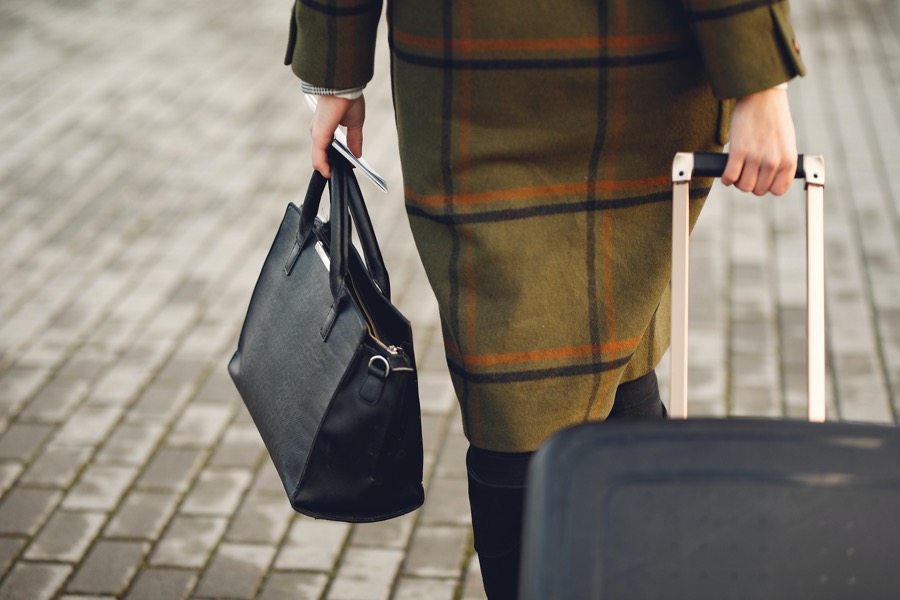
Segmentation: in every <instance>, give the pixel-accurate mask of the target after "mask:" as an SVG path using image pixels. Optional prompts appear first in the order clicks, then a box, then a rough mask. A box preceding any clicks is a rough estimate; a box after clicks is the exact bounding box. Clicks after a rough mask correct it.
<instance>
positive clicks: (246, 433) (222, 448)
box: [209, 423, 266, 469]
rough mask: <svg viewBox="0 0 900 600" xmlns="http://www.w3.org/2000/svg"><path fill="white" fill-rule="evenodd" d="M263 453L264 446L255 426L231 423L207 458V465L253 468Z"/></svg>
mask: <svg viewBox="0 0 900 600" xmlns="http://www.w3.org/2000/svg"><path fill="white" fill-rule="evenodd" d="M265 453H266V447H265V445H264V444H263V441H262V438H260V437H259V432H258V431H257V430H256V427H255V426H253V425H252V424H248V423H239V424H232V425H231V426H230V427H229V428H228V429H227V430H226V431H225V435H224V436H223V437H222V441H221V442H220V443H219V447H218V448H216V451H215V453H213V455H212V458H210V459H209V465H210V466H212V467H242V468H245V469H255V468H256V465H258V464H259V461H260V460H261V459H262V457H263V455H264V454H265Z"/></svg>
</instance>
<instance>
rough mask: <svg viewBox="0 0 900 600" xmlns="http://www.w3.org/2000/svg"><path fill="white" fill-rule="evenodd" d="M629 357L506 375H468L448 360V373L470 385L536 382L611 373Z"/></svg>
mask: <svg viewBox="0 0 900 600" xmlns="http://www.w3.org/2000/svg"><path fill="white" fill-rule="evenodd" d="M629 360H631V356H627V357H625V358H620V359H618V360H613V361H609V362H600V361H597V362H590V363H587V364H583V365H572V366H570V367H557V368H553V369H535V370H530V371H510V372H508V373H470V372H469V371H466V369H465V367H462V366H460V365H458V364H456V363H455V362H453V361H451V360H448V361H447V365H448V366H449V368H450V372H451V373H453V374H455V375H457V376H459V377H460V378H462V379H463V380H464V381H468V382H471V383H516V382H519V381H538V380H541V379H554V378H559V377H578V376H582V375H596V374H597V373H603V372H606V371H613V370H615V369H619V368H621V367H624V366H625V365H627V364H628V361H629Z"/></svg>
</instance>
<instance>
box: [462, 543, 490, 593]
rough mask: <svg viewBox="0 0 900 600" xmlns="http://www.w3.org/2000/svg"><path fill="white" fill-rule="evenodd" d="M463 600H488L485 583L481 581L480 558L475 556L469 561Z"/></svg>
mask: <svg viewBox="0 0 900 600" xmlns="http://www.w3.org/2000/svg"><path fill="white" fill-rule="evenodd" d="M461 600H487V594H486V593H485V591H484V583H483V582H482V580H481V565H480V564H479V563H478V556H477V555H474V554H473V555H472V557H471V558H470V559H469V566H468V568H467V569H466V572H465V581H464V582H463V594H462V599H461Z"/></svg>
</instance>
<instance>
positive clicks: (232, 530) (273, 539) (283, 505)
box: [225, 496, 295, 545]
mask: <svg viewBox="0 0 900 600" xmlns="http://www.w3.org/2000/svg"><path fill="white" fill-rule="evenodd" d="M294 515H295V513H294V511H293V510H292V509H291V507H290V504H289V503H288V501H287V498H276V497H274V496H248V497H247V498H246V499H245V500H244V502H243V504H242V505H241V507H240V509H238V510H237V512H236V513H234V516H233V518H232V520H231V524H230V525H229V528H228V533H227V534H226V535H225V539H226V540H228V541H230V542H239V543H243V544H272V545H275V544H278V543H279V542H280V541H281V538H283V537H284V534H285V532H286V531H287V529H288V526H289V525H290V522H291V520H292V519H293V518H294Z"/></svg>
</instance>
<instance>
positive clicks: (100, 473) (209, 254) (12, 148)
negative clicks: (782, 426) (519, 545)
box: [0, 0, 900, 600]
mask: <svg viewBox="0 0 900 600" xmlns="http://www.w3.org/2000/svg"><path fill="white" fill-rule="evenodd" d="M289 4H290V3H289V2H281V1H279V2H274V1H270V2H265V3H259V2H256V3H247V2H238V1H236V0H220V1H219V2H216V3H209V2H194V3H183V2H179V3H176V2H173V1H171V0H156V1H155V2H124V1H122V0H104V1H102V2H101V1H99V0H80V1H78V2H60V1H58V0H57V1H54V0H44V1H37V2H35V1H26V0H4V2H3V3H2V5H0V49H2V52H0V280H2V285H0V495H2V499H0V598H28V599H36V598H51V597H67V598H85V597H92V598H97V597H127V598H155V599H156V598H183V597H195V598H213V597H227V598H250V597H260V598H292V599H303V598H311V599H318V598H324V599H329V600H340V599H354V600H369V599H372V600H376V599H381V598H393V599H395V600H412V599H427V600H441V599H448V600H449V599H459V598H463V599H476V598H483V592H481V591H480V575H479V572H478V566H477V560H475V559H474V557H473V555H472V550H471V541H470V529H469V517H468V514H467V503H466V495H465V472H464V461H463V457H464V451H465V447H466V443H465V440H464V438H463V436H462V433H461V428H460V423H459V416H458V414H457V412H456V406H455V399H454V396H453V392H452V389H451V387H450V385H449V381H448V377H447V374H446V367H445V365H444V362H443V355H442V347H441V342H440V339H439V338H440V332H439V326H438V323H437V308H436V305H435V303H434V301H433V300H432V298H431V295H430V292H429V289H428V285H427V282H426V280H425V277H424V275H423V273H422V269H421V265H420V263H419V261H418V259H417V257H416V255H415V251H414V248H413V243H412V239H411V237H410V235H409V232H408V227H407V224H406V220H405V215H404V211H403V207H402V193H401V189H402V186H401V179H400V173H399V170H398V166H397V160H396V138H395V134H394V132H393V121H392V117H391V113H390V107H391V104H390V97H389V93H390V88H389V83H388V82H387V72H386V71H387V57H386V54H385V53H384V48H382V49H381V56H380V59H379V63H378V74H377V83H375V84H373V85H372V86H371V88H370V90H369V92H368V96H367V97H368V99H369V122H368V124H367V128H366V136H367V138H366V139H367V146H366V157H367V159H368V160H369V162H370V163H372V164H373V165H374V166H375V167H376V168H378V169H379V170H380V171H382V174H383V175H385V176H386V177H387V178H388V180H389V181H390V182H391V184H392V185H393V189H392V192H391V193H390V194H389V195H387V196H382V195H380V194H378V193H377V192H376V191H375V190H374V187H372V186H366V184H363V186H364V191H365V192H366V193H367V195H368V197H369V201H370V204H371V205H372V212H373V218H374V220H375V225H376V229H377V231H378V232H379V235H380V238H381V241H382V245H383V250H384V253H385V259H386V261H387V264H388V266H389V268H390V269H391V274H392V277H393V280H394V282H395V284H394V287H395V290H396V292H395V293H396V294H397V295H398V298H397V300H398V304H399V305H400V307H401V309H402V310H404V311H405V312H406V314H407V315H408V316H409V317H410V318H411V320H412V321H413V323H414V326H415V328H416V336H417V339H416V344H417V349H418V354H419V358H420V362H421V365H420V366H421V384H422V390H421V391H422V394H421V395H422V401H423V407H422V408H423V412H424V430H425V446H426V451H427V457H426V477H427V489H428V501H427V502H426V505H425V507H424V508H423V509H422V510H420V511H417V512H416V513H415V514H411V515H407V516H406V517H403V518H399V519H396V520H393V521H389V522H386V523H380V524H372V525H357V526H349V525H346V524H341V523H332V522H325V521H315V520H313V519H309V518H305V517H300V516H298V515H295V514H293V513H292V512H291V511H290V509H289V507H288V505H287V502H286V499H285V498H284V493H283V491H282V489H281V486H280V483H279V481H278V479H277V477H276V476H275V472H274V469H273V468H272V467H271V465H270V463H269V460H268V458H267V456H266V455H265V451H264V448H263V446H262V444H261V442H260V440H259V437H258V435H257V433H256V430H255V429H254V427H253V424H252V422H251V421H250V419H249V417H248V415H247V412H246V410H245V409H244V408H243V405H242V404H241V402H240V399H239V398H238V396H237V394H236V392H235V390H234V388H233V386H232V384H231V382H230V380H229V379H228V376H227V373H226V371H225V364H226V362H227V359H228V358H229V356H230V354H231V352H232V351H233V348H234V344H235V340H236V336H237V333H238V329H239V327H240V323H241V320H242V318H243V313H244V311H245V308H246V304H247V301H248V299H249V294H250V291H251V288H252V285H253V282H254V280H255V277H256V274H257V272H258V268H259V266H260V265H261V262H262V259H263V256H264V254H265V252H266V250H267V248H268V244H269V242H270V240H271V237H272V235H273V233H274V230H275V227H276V226H277V223H278V222H279V220H280V217H281V214H282V212H283V210H284V206H285V204H286V203H287V202H288V201H290V200H297V199H298V197H299V195H300V194H301V193H302V192H303V190H304V188H305V185H306V181H307V178H308V174H309V167H308V149H307V142H306V140H305V133H306V123H307V122H308V117H309V115H308V112H307V108H306V106H305V105H304V103H303V102H302V99H301V97H300V94H299V90H298V89H297V83H296V81H295V80H294V79H293V77H292V76H291V75H290V73H289V71H288V70H287V69H286V68H284V67H283V66H281V65H280V59H281V55H282V52H283V48H284V43H285V38H286V33H287V24H288V13H289ZM793 4H794V15H795V20H796V24H797V26H798V30H799V32H800V39H801V40H802V42H803V44H804V49H803V53H804V57H805V59H806V61H807V64H808V66H809V68H810V72H811V75H810V76H809V77H808V78H806V79H804V80H802V81H799V82H797V83H795V84H792V86H791V92H790V93H791V95H792V97H793V102H794V109H795V116H796V120H797V125H798V130H799V136H800V140H801V146H802V147H803V148H804V149H805V150H807V151H810V152H816V153H823V154H825V155H826V157H827V160H828V161H829V167H830V168H829V174H828V177H829V186H828V189H827V193H826V197H827V217H826V218H827V233H826V237H827V269H828V298H827V300H828V342H829V352H828V359H829V368H830V370H829V386H828V391H829V409H830V418H833V419H848V420H862V421H876V422H884V423H896V422H897V415H898V412H900V395H898V393H897V390H898V388H900V277H898V274H900V182H898V180H897V179H896V175H895V171H896V169H897V166H898V158H897V157H898V150H900V113H898V112H897V110H896V107H897V106H900V36H898V34H897V31H898V30H900V5H898V4H897V3H896V2H894V1H893V0H857V1H854V2H846V0H794V3H793ZM800 197H801V193H800V191H799V185H798V186H797V192H796V195H795V196H794V197H792V198H791V199H786V200H777V201H776V200H772V199H768V200H763V201H758V200H755V199H753V198H747V197H737V196H735V195H734V194H732V193H728V192H725V191H723V190H716V192H715V193H714V197H713V198H712V199H711V200H710V202H709V204H708V205H707V210H706V212H705V213H704V215H703V217H702V218H701V222H700V224H699V225H698V228H697V231H696V237H695V243H694V255H693V257H692V261H693V262H694V267H693V273H694V280H693V286H694V287H693V289H694V298H693V313H692V322H693V323H692V342H691V344H692V346H691V351H692V360H693V367H692V384H691V386H692V391H691V394H692V398H693V405H692V407H693V411H694V413H695V414H713V415H726V414H734V415H748V414H753V415H760V414H762V415H775V416H777V415H787V416H791V417H800V416H802V411H803V405H804V402H805V398H804V394H805V391H804V384H803V378H802V374H803V369H804V358H803V351H802V343H803V338H804V324H803V319H802V312H803V301H804V289H803V283H802V281H803V278H802V272H803V252H802V239H803V233H802V231H803V229H802V214H803V209H802V203H801V201H800ZM665 370H666V368H665V365H663V367H662V368H661V371H662V373H663V375H664V374H665Z"/></svg>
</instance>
